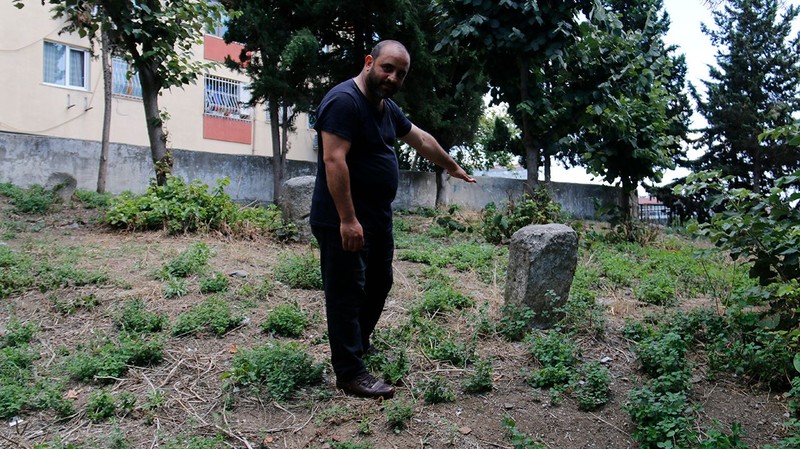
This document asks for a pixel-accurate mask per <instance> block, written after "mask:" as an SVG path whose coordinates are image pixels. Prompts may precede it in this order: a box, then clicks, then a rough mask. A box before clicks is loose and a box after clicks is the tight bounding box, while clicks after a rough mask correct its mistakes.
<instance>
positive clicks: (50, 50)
mask: <svg viewBox="0 0 800 449" xmlns="http://www.w3.org/2000/svg"><path fill="white" fill-rule="evenodd" d="M43 68H44V77H43V78H44V82H45V83H48V84H57V85H59V86H69V87H77V88H81V89H89V77H88V72H89V56H88V54H87V52H86V50H81V49H77V48H72V47H70V46H67V45H64V44H57V43H55V42H45V43H44V61H43Z"/></svg>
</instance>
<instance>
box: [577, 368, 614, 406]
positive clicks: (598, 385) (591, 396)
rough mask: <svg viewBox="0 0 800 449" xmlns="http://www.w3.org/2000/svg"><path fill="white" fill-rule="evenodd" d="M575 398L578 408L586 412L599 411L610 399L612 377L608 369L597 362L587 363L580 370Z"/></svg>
mask: <svg viewBox="0 0 800 449" xmlns="http://www.w3.org/2000/svg"><path fill="white" fill-rule="evenodd" d="M577 377H578V382H577V385H576V386H575V398H576V399H577V400H578V408H580V409H581V410H584V411H592V410H597V409H598V408H600V407H602V406H603V405H604V404H605V403H606V402H608V399H609V385H610V384H611V375H610V374H609V371H608V368H606V367H605V366H603V365H601V364H600V363H597V362H590V363H586V364H584V365H583V366H581V367H580V369H579V370H578V374H577Z"/></svg>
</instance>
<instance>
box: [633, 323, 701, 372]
mask: <svg viewBox="0 0 800 449" xmlns="http://www.w3.org/2000/svg"><path fill="white" fill-rule="evenodd" d="M687 349H688V348H687V343H686V341H685V340H684V338H683V337H682V336H680V335H678V334H676V333H674V332H667V333H661V334H656V335H654V336H652V337H649V338H646V339H644V340H642V341H641V342H640V343H638V344H637V345H636V346H635V348H634V351H635V352H636V356H637V357H638V358H639V361H640V362H641V363H642V370H643V371H644V372H645V373H647V374H648V375H649V376H650V377H659V376H661V375H663V374H670V373H676V372H683V371H686V370H688V365H687V361H686V350H687Z"/></svg>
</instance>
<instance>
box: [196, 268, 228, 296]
mask: <svg viewBox="0 0 800 449" xmlns="http://www.w3.org/2000/svg"><path fill="white" fill-rule="evenodd" d="M230 284H231V282H230V280H229V279H228V277H227V276H225V275H224V274H222V273H220V272H219V271H217V272H216V273H214V274H213V275H211V276H208V277H203V278H201V279H200V293H205V294H209V293H224V292H227V291H228V288H229V287H230Z"/></svg>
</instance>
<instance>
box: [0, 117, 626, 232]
mask: <svg viewBox="0 0 800 449" xmlns="http://www.w3.org/2000/svg"><path fill="white" fill-rule="evenodd" d="M110 150H111V151H110V152H111V154H110V156H109V172H108V179H107V184H106V185H107V190H108V191H109V192H111V193H119V192H122V191H124V190H129V191H132V192H134V193H142V192H144V191H145V189H146V188H147V185H148V183H149V180H150V179H151V178H152V177H153V176H154V174H155V173H154V171H153V163H152V161H151V160H150V154H149V150H148V149H147V148H145V147H137V146H132V145H117V144H114V145H112V146H111V148H110ZM173 155H174V158H175V166H174V173H175V174H176V175H177V176H180V177H182V178H183V179H184V180H186V181H191V180H194V179H200V180H201V181H203V182H204V183H206V184H208V185H209V186H214V185H216V180H217V179H219V178H222V177H226V176H227V177H228V178H230V180H231V184H230V186H228V188H227V189H226V192H227V193H228V194H229V195H231V197H233V198H234V199H236V200H238V201H242V202H252V201H255V202H260V203H269V202H272V198H273V186H272V184H273V183H272V159H271V158H269V157H264V156H250V155H230V154H219V153H209V152H200V151H187V150H175V151H174V153H173ZM99 157H100V144H99V143H98V142H90V141H83V140H75V139H63V138H53V137H42V136H31V135H24V134H13V133H4V132H0V182H10V183H12V184H15V185H18V186H20V187H28V186H30V185H32V184H39V185H45V184H46V182H47V180H48V178H49V177H50V175H51V174H53V173H66V174H68V175H70V176H72V177H74V178H75V179H76V180H77V181H78V188H79V189H83V190H95V189H96V187H97V170H98V160H99ZM287 168H288V173H287V176H286V180H287V181H288V180H289V179H291V178H293V177H296V176H306V175H315V174H316V163H312V162H306V161H289V164H288V167H287ZM435 176H436V175H435V174H434V173H422V172H409V171H401V172H400V184H399V188H398V191H397V198H396V199H395V202H394V207H395V208H397V209H415V208H419V207H434V206H435V205H436V178H435ZM477 179H478V182H477V183H476V184H467V183H465V182H463V181H461V180H459V179H449V180H447V182H446V184H445V190H447V192H448V198H449V203H450V204H458V205H459V206H461V207H463V208H465V209H470V210H481V209H483V208H484V207H485V206H486V204H488V203H490V202H494V203H496V204H498V205H499V204H503V203H505V202H506V201H508V199H509V198H514V199H517V198H519V197H520V196H521V195H522V194H523V193H524V181H522V180H519V179H507V178H492V177H486V176H480V177H478V178H477ZM550 190H551V192H552V194H553V199H554V200H555V201H556V202H558V203H560V204H561V205H562V208H563V210H564V211H567V212H569V213H571V214H572V215H573V216H574V217H575V218H586V219H592V218H594V213H595V209H596V204H597V203H599V204H608V203H612V204H616V203H618V201H619V197H620V195H619V189H618V188H616V187H607V186H598V185H588V184H567V183H551V184H550ZM595 199H596V200H595Z"/></svg>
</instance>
